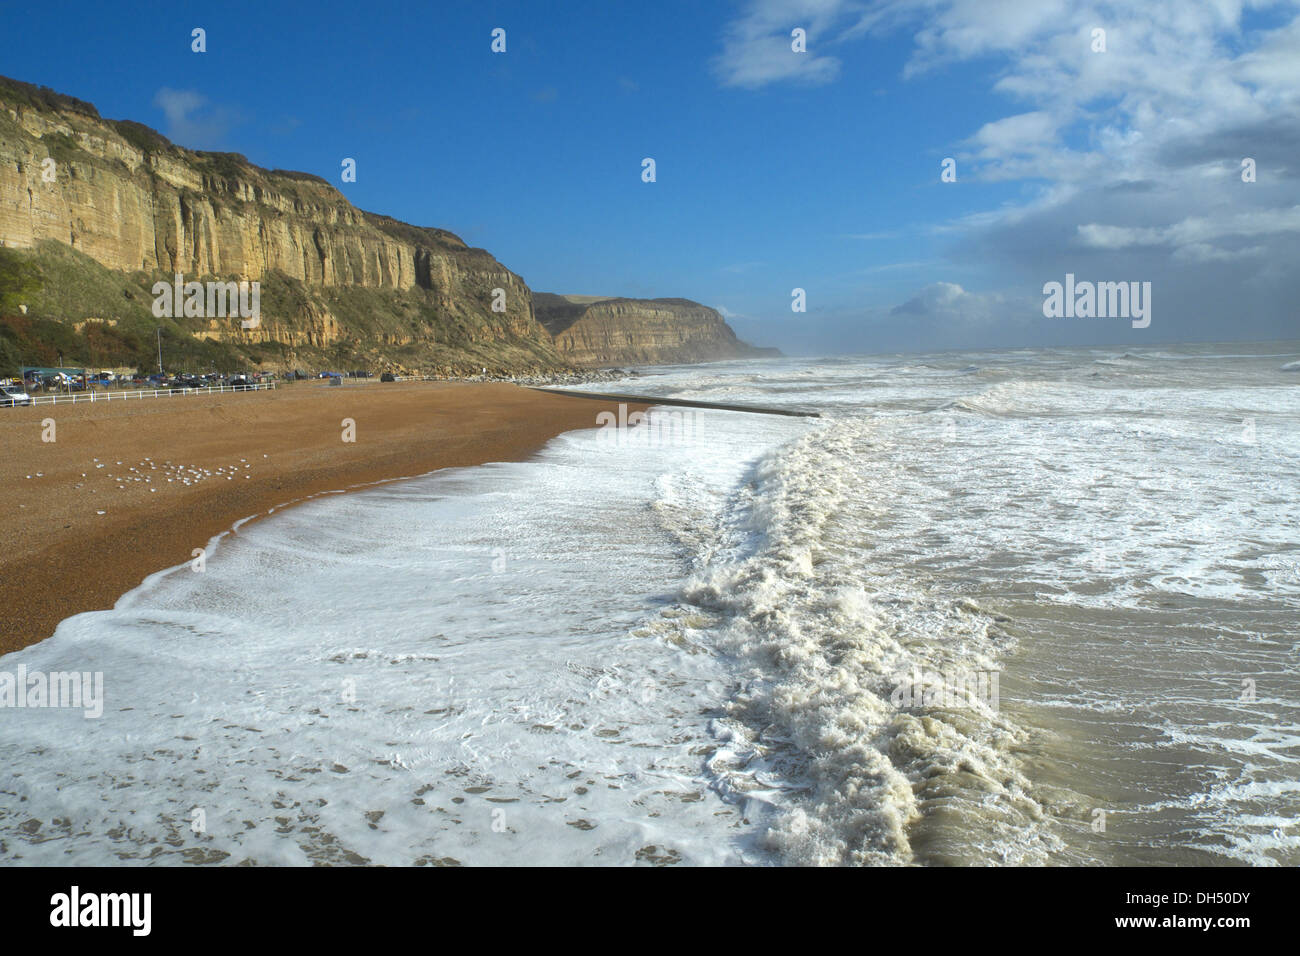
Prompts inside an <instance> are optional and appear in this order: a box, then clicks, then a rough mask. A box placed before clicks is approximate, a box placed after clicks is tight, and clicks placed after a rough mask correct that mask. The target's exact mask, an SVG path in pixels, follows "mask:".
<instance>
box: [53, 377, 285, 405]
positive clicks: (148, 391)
mask: <svg viewBox="0 0 1300 956" xmlns="http://www.w3.org/2000/svg"><path fill="white" fill-rule="evenodd" d="M273 388H275V382H266V383H264V384H261V385H252V384H249V385H209V386H208V387H206V388H142V389H139V390H136V391H130V392H109V391H103V392H95V391H89V392H81V393H78V392H69V393H67V394H64V393H62V392H60V393H59V394H57V395H32V397H31V398H32V404H33V405H57V404H59V403H60V402H67V403H72V404H74V405H75V404H76V403H77V402H114V401H121V400H123V399H128V398H166V397H167V396H168V395H213V394H216V393H218V392H257V391H264V390H267V389H273Z"/></svg>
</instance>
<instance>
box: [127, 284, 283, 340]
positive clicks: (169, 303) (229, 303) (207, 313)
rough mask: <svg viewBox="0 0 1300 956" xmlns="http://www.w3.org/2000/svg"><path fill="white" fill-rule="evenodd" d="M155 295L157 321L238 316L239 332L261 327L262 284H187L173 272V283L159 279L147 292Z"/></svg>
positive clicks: (154, 310)
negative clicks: (174, 275) (174, 278)
mask: <svg viewBox="0 0 1300 956" xmlns="http://www.w3.org/2000/svg"><path fill="white" fill-rule="evenodd" d="M149 291H150V292H152V293H153V295H154V300H153V314H154V318H156V319H163V318H167V319H176V318H180V317H181V316H185V317H186V318H191V319H224V318H226V317H227V316H230V317H231V318H235V317H238V318H240V319H242V320H243V321H241V322H240V323H239V327H240V328H241V329H255V328H257V327H259V326H260V325H261V324H262V283H260V282H257V281H253V282H246V281H243V280H241V281H239V282H212V281H210V282H197V281H191V282H186V281H185V277H184V276H183V275H181V274H180V273H179V272H178V273H176V281H175V282H174V283H171V282H167V281H165V280H162V279H160V280H159V281H157V282H155V283H154V284H153V288H152V289H150V290H149Z"/></svg>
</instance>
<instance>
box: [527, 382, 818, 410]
mask: <svg viewBox="0 0 1300 956" xmlns="http://www.w3.org/2000/svg"><path fill="white" fill-rule="evenodd" d="M526 387H528V388H531V389H532V390H533V391H535V392H550V393H552V394H554V395H572V396H573V397H574V398H598V399H600V400H602V401H606V402H628V403H633V402H635V403H637V404H640V405H678V406H681V407H682V408H716V409H718V410H719V411H723V412H753V413H754V414H757V415H788V416H790V417H792V418H821V413H820V412H799V411H795V410H794V409H790V408H767V407H765V406H763V405H731V404H723V403H722V402H697V401H694V400H693V399H689V398H661V397H659V396H657V395H616V394H613V393H610V392H576V391H570V390H568V389H562V388H540V387H537V386H534V385H529V386H526Z"/></svg>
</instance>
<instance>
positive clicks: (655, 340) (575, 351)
mask: <svg viewBox="0 0 1300 956" xmlns="http://www.w3.org/2000/svg"><path fill="white" fill-rule="evenodd" d="M533 306H534V310H535V313H536V316H537V320H538V321H539V322H541V323H542V325H543V326H545V327H546V330H547V331H548V332H549V333H550V334H551V336H552V337H553V338H554V340H555V347H556V348H557V349H558V350H559V352H560V354H561V355H562V356H563V357H564V358H566V359H568V360H569V361H571V362H573V363H574V364H577V365H584V366H607V365H675V364H686V363H692V362H714V361H719V360H722V359H732V358H754V357H759V356H766V355H776V354H779V353H778V352H777V351H776V350H775V349H762V348H755V347H754V346H752V345H748V344H747V343H745V342H742V341H741V340H740V339H738V338H737V337H736V333H735V332H733V331H732V329H731V326H729V325H727V323H726V321H725V320H724V319H723V318H722V316H721V315H719V314H718V312H717V310H715V309H711V308H709V307H708V306H705V305H700V303H698V302H692V301H690V300H689V299H629V298H617V297H615V298H604V297H601V296H580V295H556V294H553V293H549V292H534V293H533Z"/></svg>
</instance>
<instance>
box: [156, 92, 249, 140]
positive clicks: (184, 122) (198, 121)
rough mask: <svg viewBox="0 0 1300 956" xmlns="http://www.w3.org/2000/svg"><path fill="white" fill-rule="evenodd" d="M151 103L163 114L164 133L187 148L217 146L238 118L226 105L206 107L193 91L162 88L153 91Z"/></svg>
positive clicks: (205, 102) (200, 95) (198, 95)
mask: <svg viewBox="0 0 1300 956" xmlns="http://www.w3.org/2000/svg"><path fill="white" fill-rule="evenodd" d="M153 103H154V106H157V107H158V108H159V109H161V110H162V111H163V115H164V116H165V117H167V136H168V137H169V138H171V139H172V140H174V141H175V142H177V143H179V144H180V145H182V146H188V147H190V148H191V149H211V148H214V147H216V146H219V145H221V143H222V141H223V140H224V139H225V136H226V132H227V131H228V130H229V129H230V127H231V126H233V125H234V124H235V123H237V122H238V121H239V114H238V112H237V111H235V110H232V109H230V108H227V107H211V108H209V107H208V101H207V98H206V97H205V96H203V94H201V93H196V92H195V91H194V90H173V89H171V88H169V87H166V86H164V87H162V88H161V89H159V90H158V92H157V93H155V94H154V98H153Z"/></svg>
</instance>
